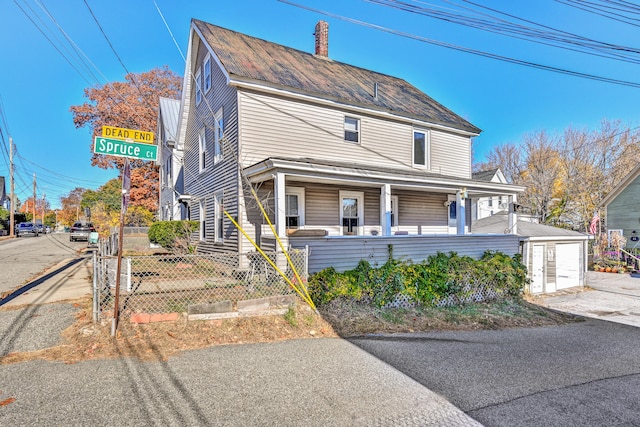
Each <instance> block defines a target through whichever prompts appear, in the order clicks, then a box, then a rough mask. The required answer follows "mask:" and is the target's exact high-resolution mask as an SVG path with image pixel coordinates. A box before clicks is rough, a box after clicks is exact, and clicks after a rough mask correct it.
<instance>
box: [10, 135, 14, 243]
mask: <svg viewBox="0 0 640 427" xmlns="http://www.w3.org/2000/svg"><path fill="white" fill-rule="evenodd" d="M9 198H10V200H11V201H10V206H9V228H10V230H9V236H11V237H13V235H14V232H15V229H16V225H15V224H14V221H15V218H14V215H13V213H14V211H15V210H16V204H15V203H16V195H15V194H14V184H13V138H11V137H9Z"/></svg>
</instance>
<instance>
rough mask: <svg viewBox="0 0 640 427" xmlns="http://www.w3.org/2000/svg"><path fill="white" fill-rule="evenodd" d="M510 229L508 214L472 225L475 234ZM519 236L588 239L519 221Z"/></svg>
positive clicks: (556, 228)
mask: <svg viewBox="0 0 640 427" xmlns="http://www.w3.org/2000/svg"><path fill="white" fill-rule="evenodd" d="M508 227H509V216H508V214H507V213H506V212H500V213H497V214H495V215H491V216H489V217H487V218H482V219H480V220H478V221H476V222H474V223H473V224H472V225H471V232H472V233H473V234H505V230H507V228H508ZM517 234H518V236H524V237H549V238H551V239H552V238H554V237H565V238H566V237H576V238H578V239H580V238H582V239H584V238H586V237H587V235H586V234H584V233H579V232H577V231H573V230H567V229H565V228H558V227H552V226H550V225H545V224H538V223H535V222H529V221H523V220H518V233H517Z"/></svg>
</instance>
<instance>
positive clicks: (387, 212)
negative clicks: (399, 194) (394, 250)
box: [380, 184, 391, 236]
mask: <svg viewBox="0 0 640 427" xmlns="http://www.w3.org/2000/svg"><path fill="white" fill-rule="evenodd" d="M380 225H381V226H382V235H383V236H390V235H391V185H389V184H384V185H383V186H382V187H380Z"/></svg>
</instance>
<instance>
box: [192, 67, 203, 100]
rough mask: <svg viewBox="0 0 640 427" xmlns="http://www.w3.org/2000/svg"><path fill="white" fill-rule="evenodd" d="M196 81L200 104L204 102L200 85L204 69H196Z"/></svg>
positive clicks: (197, 96)
mask: <svg viewBox="0 0 640 427" xmlns="http://www.w3.org/2000/svg"><path fill="white" fill-rule="evenodd" d="M194 78H195V81H196V105H200V103H201V102H202V89H201V86H200V79H201V78H202V71H201V70H200V68H199V67H198V71H196V74H195V75H194Z"/></svg>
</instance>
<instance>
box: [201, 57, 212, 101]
mask: <svg viewBox="0 0 640 427" xmlns="http://www.w3.org/2000/svg"><path fill="white" fill-rule="evenodd" d="M202 69H203V70H204V71H203V77H204V82H203V86H204V93H207V92H209V89H211V55H207V57H206V58H205V59H204V64H202Z"/></svg>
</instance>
